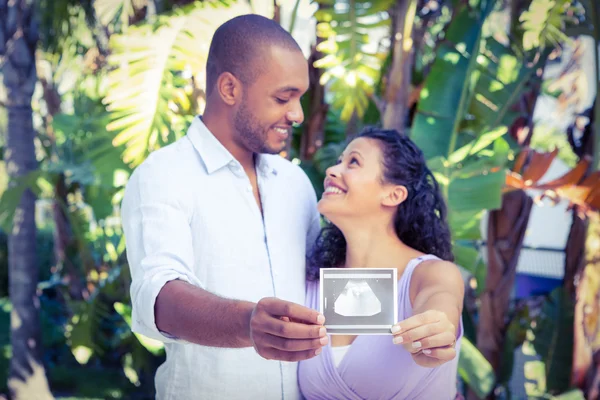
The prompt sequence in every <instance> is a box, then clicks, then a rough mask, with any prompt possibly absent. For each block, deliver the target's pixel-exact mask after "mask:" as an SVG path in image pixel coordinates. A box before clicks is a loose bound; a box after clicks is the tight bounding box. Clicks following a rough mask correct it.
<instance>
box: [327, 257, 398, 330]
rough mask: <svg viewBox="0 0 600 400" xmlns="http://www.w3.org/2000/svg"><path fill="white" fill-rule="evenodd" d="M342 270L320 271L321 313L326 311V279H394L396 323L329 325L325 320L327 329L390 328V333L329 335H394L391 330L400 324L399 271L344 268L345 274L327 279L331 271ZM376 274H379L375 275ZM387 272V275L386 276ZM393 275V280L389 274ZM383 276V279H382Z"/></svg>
mask: <svg viewBox="0 0 600 400" xmlns="http://www.w3.org/2000/svg"><path fill="white" fill-rule="evenodd" d="M340 269H342V268H321V270H320V271H319V274H320V279H319V297H320V299H319V304H320V310H319V311H320V312H321V313H322V314H324V312H323V310H324V309H325V304H324V303H325V300H324V298H325V297H324V296H323V281H324V280H325V279H334V278H336V279H360V278H363V279H373V278H379V279H392V283H393V291H394V323H393V324H390V325H327V318H326V319H325V328H328V329H354V328H356V329H361V330H364V329H385V328H390V332H389V333H381V332H372V333H370V332H357V333H351V332H327V333H328V334H329V335H353V334H354V335H386V334H389V335H391V334H392V331H391V328H392V326H393V325H395V324H396V323H398V270H397V269H396V268H347V269H346V268H343V269H344V270H345V271H344V273H336V274H331V277H326V276H325V274H326V273H327V272H329V271H340ZM374 272H377V274H375V273H374ZM384 272H386V273H387V274H384ZM390 273H391V275H392V276H391V278H390V276H389V275H388V274H390ZM381 276H383V278H381Z"/></svg>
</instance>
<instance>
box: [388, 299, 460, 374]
mask: <svg viewBox="0 0 600 400" xmlns="http://www.w3.org/2000/svg"><path fill="white" fill-rule="evenodd" d="M392 334H393V335H394V339H393V341H394V343H395V344H401V345H402V346H404V348H405V349H406V350H407V351H408V352H409V353H411V355H412V358H413V360H415V362H416V363H417V364H418V365H420V366H422V367H428V368H433V367H437V366H439V365H442V364H444V363H446V362H448V361H450V360H453V359H454V357H456V350H455V348H454V346H455V344H456V327H455V326H454V324H453V323H452V322H450V320H449V319H448V316H447V315H446V313H444V312H441V311H437V310H428V311H425V312H423V313H421V314H417V315H413V316H412V317H410V318H407V319H405V320H404V321H402V322H399V323H397V324H396V325H394V326H393V327H392Z"/></svg>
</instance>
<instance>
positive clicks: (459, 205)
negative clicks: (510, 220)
mask: <svg viewBox="0 0 600 400" xmlns="http://www.w3.org/2000/svg"><path fill="white" fill-rule="evenodd" d="M504 182H505V172H504V171H499V172H493V173H489V174H486V175H479V176H474V177H470V178H465V179H461V178H459V179H453V180H452V181H451V182H450V187H449V189H448V193H449V196H448V204H449V206H450V208H451V209H452V210H453V211H469V210H482V209H486V210H491V209H497V208H500V206H501V204H502V198H501V197H502V196H501V193H502V188H503V186H504Z"/></svg>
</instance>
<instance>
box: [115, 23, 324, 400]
mask: <svg viewBox="0 0 600 400" xmlns="http://www.w3.org/2000/svg"><path fill="white" fill-rule="evenodd" d="M307 88H308V64H307V61H306V60H305V58H304V56H303V54H302V52H301V50H300V48H299V47H298V44H297V43H296V42H295V41H294V40H293V38H292V37H291V36H290V35H289V34H288V33H287V32H286V31H285V30H283V29H282V28H281V27H280V26H279V25H278V24H276V23H275V22H273V21H271V20H269V19H267V18H263V17H260V16H257V15H245V16H241V17H237V18H234V19H232V20H230V21H228V22H226V23H225V24H223V25H222V26H221V27H220V28H219V29H217V31H216V32H215V35H214V37H213V40H212V42H211V46H210V50H209V55H208V61H207V104H206V109H205V113H204V114H203V116H202V118H200V117H197V118H196V119H195V120H194V122H193V123H192V125H191V126H190V128H189V130H188V133H187V135H186V136H185V137H184V138H182V139H180V140H178V141H177V142H176V143H174V144H172V145H170V146H167V147H165V148H163V149H161V150H158V151H156V152H154V153H152V154H151V155H150V156H149V157H148V159H147V160H146V161H145V162H144V163H143V164H142V165H141V166H140V167H139V168H137V169H136V171H135V172H134V173H133V175H132V177H131V179H130V181H129V183H128V185H127V189H126V193H125V198H124V200H123V208H122V217H123V226H124V231H125V236H126V240H127V256H128V260H129V264H130V268H131V273H132V285H131V297H132V303H133V330H134V331H136V332H139V333H141V334H143V335H146V336H148V337H151V338H154V339H158V340H161V341H163V342H165V347H166V352H167V360H166V362H165V364H163V365H162V366H161V367H160V368H159V370H158V371H157V374H156V389H157V398H159V399H169V400H171V399H173V400H175V399H176V400H185V399H207V400H210V399H219V400H221V399H238V398H240V399H241V398H244V399H295V398H298V397H299V396H300V395H299V392H298V386H297V379H296V363H295V361H299V360H303V359H308V358H311V357H314V356H315V355H316V354H318V353H319V352H320V351H321V348H322V346H324V345H325V344H326V343H327V336H326V334H325V328H323V326H322V325H323V323H324V318H323V316H322V315H320V314H319V313H317V312H316V311H314V310H311V309H309V308H306V307H304V306H301V305H299V304H303V303H304V294H305V255H306V250H307V246H309V245H311V244H312V243H313V242H314V239H315V237H316V236H317V235H318V231H319V215H318V213H317V211H316V196H315V193H314V190H313V188H312V186H311V184H310V181H309V180H308V178H307V177H306V175H305V174H304V173H303V172H302V170H301V169H300V168H299V167H297V166H295V165H293V164H292V163H290V162H288V161H287V160H285V159H283V158H281V157H279V156H278V155H277V153H279V152H280V151H281V150H282V149H283V148H284V146H285V141H286V140H291V133H292V130H291V129H292V124H294V123H301V122H302V120H303V114H302V108H301V106H300V97H301V96H302V94H303V93H304V92H305V91H306V90H307ZM269 360H279V361H269ZM282 361H284V362H282ZM285 361H291V362H285Z"/></svg>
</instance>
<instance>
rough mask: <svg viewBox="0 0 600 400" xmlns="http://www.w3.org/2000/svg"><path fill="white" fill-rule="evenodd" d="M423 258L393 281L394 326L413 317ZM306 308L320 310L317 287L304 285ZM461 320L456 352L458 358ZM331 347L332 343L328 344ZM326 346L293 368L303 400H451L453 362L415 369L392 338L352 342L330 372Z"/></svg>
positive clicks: (310, 283) (329, 353) (365, 337)
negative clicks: (414, 286) (413, 292)
mask: <svg viewBox="0 0 600 400" xmlns="http://www.w3.org/2000/svg"><path fill="white" fill-rule="evenodd" d="M434 258H436V257H435V256H432V255H426V256H422V257H419V258H416V259H413V260H411V261H410V262H409V264H408V265H407V267H406V269H405V271H404V273H403V274H402V276H401V277H400V279H399V281H398V321H402V320H404V319H406V318H408V317H410V316H412V315H413V310H412V305H411V303H410V296H409V293H410V291H409V288H410V281H411V277H412V274H413V271H414V270H415V268H416V267H417V265H419V263H421V261H424V260H429V259H434ZM306 305H307V306H308V307H310V308H313V309H315V310H318V309H319V282H318V281H308V282H307V285H306ZM462 332H463V327H462V320H461V322H460V329H459V337H458V339H457V341H456V352H457V354H458V353H460V342H461V341H460V339H461V338H462ZM330 342H331V340H330ZM330 346H331V345H330V344H328V345H327V346H325V347H324V348H323V351H322V353H321V354H319V355H318V356H316V357H313V358H311V359H310V360H306V361H301V362H300V363H299V366H298V382H299V385H300V390H301V391H302V395H303V396H304V397H305V398H306V399H307V400H318V399H323V400H334V399H344V400H361V399H369V400H371V399H373V400H376V399H381V400H391V399H398V400H400V399H402V400H409V399H426V400H429V399H431V400H434V399H435V400H441V399H454V398H455V397H456V382H457V366H458V356H457V357H456V358H455V359H454V360H452V361H450V362H447V363H445V364H443V365H441V366H439V367H437V368H424V367H420V366H418V365H417V364H415V362H414V361H413V359H412V357H411V355H410V353H409V352H407V351H406V350H405V349H404V347H402V346H401V345H395V344H393V343H392V336H391V335H362V336H357V337H356V339H355V340H354V342H353V343H352V345H351V346H350V347H349V349H348V351H347V352H346V355H345V356H344V358H343V359H342V361H341V363H340V364H339V367H337V368H336V367H335V364H334V360H333V355H332V351H331V347H330Z"/></svg>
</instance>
